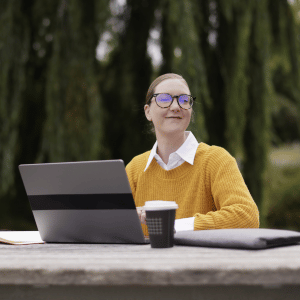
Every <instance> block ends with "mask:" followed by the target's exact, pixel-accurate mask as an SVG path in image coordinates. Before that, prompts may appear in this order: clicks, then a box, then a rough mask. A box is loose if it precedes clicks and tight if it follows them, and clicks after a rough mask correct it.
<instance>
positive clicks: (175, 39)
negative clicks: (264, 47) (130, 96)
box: [160, 0, 211, 141]
mask: <svg viewBox="0 0 300 300" xmlns="http://www.w3.org/2000/svg"><path fill="white" fill-rule="evenodd" d="M197 8H198V7H197V1H194V0H185V1H171V0H164V1H162V6H161V9H162V38H161V44H162V54H163V64H162V66H161V70H160V73H161V74H164V73H172V72H173V73H178V74H180V75H182V76H183V77H184V78H185V79H186V81H187V82H188V84H189V87H190V90H191V93H192V94H193V96H196V102H195V106H194V107H193V109H194V112H195V115H194V116H195V120H194V122H192V123H191V129H192V130H193V132H194V134H195V135H196V137H197V138H198V140H202V141H207V140H208V135H207V131H206V126H205V115H204V113H203V105H204V104H205V105H206V106H209V107H210V106H211V97H210V93H209V89H208V82H207V71H206V66H205V63H204V58H203V53H202V49H201V48H200V47H199V45H200V44H201V40H200V39H201V36H200V35H199V34H198V31H197V23H196V20H199V19H201V18H202V15H201V12H200V10H196V9H197ZM195 11H197V14H196V13H195Z"/></svg>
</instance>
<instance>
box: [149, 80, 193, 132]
mask: <svg viewBox="0 0 300 300" xmlns="http://www.w3.org/2000/svg"><path fill="white" fill-rule="evenodd" d="M159 93H168V94H170V95H171V96H179V95H181V94H188V95H190V90H189V88H188V87H187V86H186V84H185V83H184V82H182V81H181V80H179V79H166V80H164V81H162V82H161V83H160V84H158V85H157V86H156V88H155V91H154V94H159ZM144 110H145V114H146V118H147V119H148V120H149V121H152V122H153V125H154V128H155V132H156V134H157V133H160V134H163V135H168V134H170V133H173V134H176V133H178V134H180V133H184V131H185V130H186V129H187V127H188V126H189V124H190V120H191V114H192V109H183V108H181V107H180V106H179V105H178V102H177V101H176V98H174V100H173V102H172V104H171V106H170V107H168V108H161V107H159V106H158V105H157V104H156V103H155V97H152V99H151V105H148V104H146V105H145V106H144Z"/></svg>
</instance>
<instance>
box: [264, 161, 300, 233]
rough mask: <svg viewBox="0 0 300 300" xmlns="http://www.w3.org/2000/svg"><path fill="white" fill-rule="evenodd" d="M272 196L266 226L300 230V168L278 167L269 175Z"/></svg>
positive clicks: (266, 208)
mask: <svg viewBox="0 0 300 300" xmlns="http://www.w3.org/2000/svg"><path fill="white" fill-rule="evenodd" d="M269 179H270V181H269V185H270V195H269V199H268V203H267V204H266V205H265V208H264V214H265V216H266V226H267V227H268V228H280V229H290V230H297V231H299V230H300V185H299V182H300V168H299V166H289V167H276V166H273V167H271V169H270V173H269Z"/></svg>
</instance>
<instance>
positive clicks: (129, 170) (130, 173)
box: [125, 160, 137, 199]
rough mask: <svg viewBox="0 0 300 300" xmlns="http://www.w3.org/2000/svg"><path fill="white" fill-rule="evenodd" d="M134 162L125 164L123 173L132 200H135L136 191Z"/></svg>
mask: <svg viewBox="0 0 300 300" xmlns="http://www.w3.org/2000/svg"><path fill="white" fill-rule="evenodd" d="M135 170H136V168H135V162H134V160H132V161H131V162H130V163H128V164H127V166H126V168H125V171H126V174H127V177H128V181H129V185H130V188H131V192H132V196H133V199H135V191H136V185H137V178H136V172H135Z"/></svg>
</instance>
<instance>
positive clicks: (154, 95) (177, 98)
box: [149, 93, 196, 110]
mask: <svg viewBox="0 0 300 300" xmlns="http://www.w3.org/2000/svg"><path fill="white" fill-rule="evenodd" d="M162 94H165V95H169V96H170V97H171V98H172V101H171V103H170V105H168V106H165V107H162V106H159V105H158V103H157V101H156V96H158V95H162ZM180 96H189V97H191V98H192V99H193V102H192V105H191V107H190V108H184V107H182V106H181V105H180V103H179V97H180ZM152 97H155V103H156V104H157V106H159V107H160V108H168V107H170V106H171V105H172V103H173V101H174V98H176V100H177V103H178V105H179V106H180V107H181V108H182V109H185V110H188V109H191V108H192V106H193V104H194V102H195V100H196V97H193V96H192V95H188V94H180V95H178V96H172V95H170V94H168V93H158V94H153V95H152ZM152 97H151V98H150V100H149V103H150V102H151V99H152Z"/></svg>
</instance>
